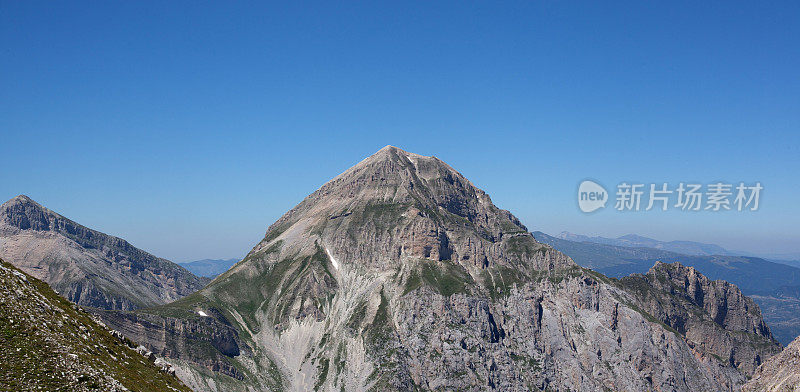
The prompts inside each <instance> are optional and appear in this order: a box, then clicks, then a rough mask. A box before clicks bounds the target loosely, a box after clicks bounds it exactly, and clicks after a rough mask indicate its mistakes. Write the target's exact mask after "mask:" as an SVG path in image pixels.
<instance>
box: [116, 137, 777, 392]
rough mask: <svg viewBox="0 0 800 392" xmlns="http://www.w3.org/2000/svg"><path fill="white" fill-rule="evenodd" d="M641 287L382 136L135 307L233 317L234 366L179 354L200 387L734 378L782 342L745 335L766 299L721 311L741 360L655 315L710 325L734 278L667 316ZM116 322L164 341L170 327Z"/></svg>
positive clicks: (662, 386) (620, 387)
mask: <svg viewBox="0 0 800 392" xmlns="http://www.w3.org/2000/svg"><path fill="white" fill-rule="evenodd" d="M653 279H655V280H659V278H657V277H654V278H653ZM664 279H667V278H666V277H665V278H664ZM698 279H699V278H698ZM669 288H670V289H671V286H669ZM648 290H652V291H653V292H654V294H649V293H644V294H642V293H640V290H639V288H638V287H637V286H636V285H634V284H628V282H623V281H618V280H615V279H609V278H607V277H605V276H603V275H600V274H598V273H595V272H593V271H590V270H586V269H583V268H580V267H578V266H577V265H575V263H573V262H572V260H571V259H569V258H568V257H566V256H564V255H563V254H562V253H560V252H558V251H557V250H555V249H553V248H551V247H549V246H547V245H543V244H540V243H538V242H537V241H536V240H534V238H533V237H532V236H531V234H530V233H529V232H528V230H527V229H526V228H525V227H524V226H522V225H521V224H520V222H519V221H518V220H517V219H516V218H515V217H514V216H513V215H512V214H511V213H509V212H508V211H504V210H501V209H499V208H497V207H495V206H494V204H492V202H491V199H490V198H489V196H488V195H487V194H486V193H485V192H484V191H482V190H480V189H478V188H476V187H475V186H473V185H472V184H471V183H470V182H469V181H468V180H467V179H466V178H464V177H463V176H462V175H461V174H459V173H458V172H456V171H455V170H453V169H452V168H450V167H449V166H448V165H446V164H445V163H444V162H442V161H440V160H439V159H437V158H434V157H424V156H420V155H416V154H411V153H408V152H405V151H402V150H400V149H397V148H394V147H386V148H384V149H382V150H380V151H378V152H377V153H376V154H374V155H373V156H371V157H369V158H367V159H365V160H364V161H362V162H361V163H359V164H358V165H356V166H354V167H353V168H351V169H349V170H347V171H346V172H345V173H343V174H341V175H340V176H338V177H336V178H335V179H333V180H332V181H330V182H328V183H327V184H325V185H323V186H322V187H321V188H320V189H319V190H317V191H316V192H314V193H312V194H311V195H309V196H308V197H307V198H306V199H305V200H303V201H302V202H301V203H300V204H298V205H297V206H296V207H294V208H293V209H292V210H290V211H289V212H287V213H286V214H285V215H284V216H283V217H281V218H280V219H279V220H278V221H277V222H275V223H274V224H273V225H272V226H270V227H269V229H268V230H267V232H266V235H265V237H264V239H263V240H262V241H260V242H259V243H258V244H257V245H256V246H255V247H254V248H253V249H252V251H251V252H250V253H249V254H248V255H247V257H245V259H244V260H243V261H241V262H239V263H238V264H237V265H235V266H234V267H233V268H231V269H230V270H229V271H228V272H226V273H225V274H222V275H220V276H219V277H217V278H216V279H215V280H214V281H213V282H211V283H210V284H209V285H208V286H207V287H205V288H204V289H203V290H201V291H199V292H198V293H196V294H195V295H192V296H190V297H187V298H185V299H183V300H181V301H178V302H176V303H174V304H169V305H166V306H163V307H160V308H158V309H146V310H143V311H139V312H136V313H137V314H142V315H143V314H151V315H153V314H156V315H161V316H164V315H166V316H168V317H170V318H172V319H176V320H185V321H186V322H188V320H193V319H197V318H198V315H202V314H206V315H209V317H211V318H213V319H214V320H215V321H216V322H217V323H218V324H219V325H228V324H230V326H231V327H232V328H233V329H235V330H236V332H237V337H238V338H237V339H238V341H237V344H238V345H239V347H244V346H246V347H248V348H249V349H248V350H243V349H242V350H241V351H240V354H239V355H233V356H224V355H222V356H218V355H217V354H215V353H208V357H207V358H210V357H214V358H217V359H220V360H222V361H224V362H226V363H228V364H230V366H232V367H234V368H236V369H237V370H239V373H238V374H239V375H241V376H242V378H241V379H238V378H235V377H230V376H229V375H226V374H225V373H223V372H219V371H217V372H215V371H209V368H208V366H207V363H203V361H201V360H197V359H196V358H195V359H192V358H190V357H189V356H186V355H184V354H183V353H180V352H179V353H176V354H175V355H173V356H172V357H173V364H174V365H175V366H176V367H178V368H179V369H180V372H179V374H180V375H181V377H182V380H184V381H185V382H187V383H188V384H189V385H190V386H192V387H193V388H195V389H197V390H226V391H228V390H240V391H245V390H248V388H251V389H256V390H292V391H308V390H325V391H339V390H346V391H367V390H375V391H391V390H402V391H406V390H408V391H411V390H461V391H485V390H498V391H530V390H561V391H566V390H573V391H574V390H581V391H603V390H615V391H646V390H662V391H707V390H714V391H735V390H739V388H740V387H741V385H742V384H743V383H744V380H745V375H746V374H748V371H750V370H749V369H750V368H749V367H748V366H749V365H747V364H751V363H752V364H754V365H756V366H757V365H758V363H759V361H760V360H763V359H765V358H767V357H769V356H770V355H771V354H772V353H773V352H774V351H775V350H774V344H773V343H772V339H771V335H770V334H769V331H768V329H758V328H754V329H752V330H751V329H747V331H748V332H746V333H745V332H742V330H743V329H744V328H745V326H747V325H751V324H752V325H753V326H754V327H755V326H758V325H760V324H763V321H759V320H760V316H758V315H757V314H756V313H753V314H752V315H750V316H748V317H749V318H748V319H747V320H746V322H745V321H741V322H740V320H738V318H736V319H735V320H734V318H730V319H729V320H726V319H725V318H724V317H723V318H722V319H721V320H722V322H721V323H719V324H717V323H715V325H717V326H718V327H715V329H714V330H713V331H714V333H723V334H728V333H730V334H731V335H736V334H737V333H740V332H741V334H742V337H741V338H738V339H739V340H731V341H725V342H727V343H730V342H735V343H736V344H738V343H743V344H751V343H752V344H753V348H752V351H751V353H756V355H758V359H756V357H755V356H753V355H749V356H748V355H744V354H734V362H733V363H731V362H730V361H726V360H724V358H723V360H720V359H718V358H717V356H719V354H716V353H717V352H723V351H722V350H723V348H724V347H726V346H724V345H723V344H720V345H717V344H715V345H712V347H711V348H706V347H704V346H702V345H698V344H697V343H696V342H697V340H693V339H697V337H695V336H694V335H691V334H689V331H692V333H693V332H694V331H696V330H697V329H696V328H691V329H687V330H686V331H683V332H680V331H678V330H676V329H675V328H674V327H670V326H669V324H667V323H665V322H664V321H663V319H667V320H669V319H670V318H669V317H668V316H669V315H671V314H691V315H693V317H694V315H697V318H698V320H706V319H708V320H712V323H713V320H714V319H715V318H718V317H719V314H718V313H713V316H712V313H711V312H712V311H715V309H717V307H715V306H712V305H713V301H714V300H715V298H717V299H719V298H728V299H732V298H734V297H735V295H734V293H733V292H732V291H731V292H726V293H727V294H726V295H727V296H722V294H721V293H720V295H718V296H717V297H714V298H711V297H709V298H708V302H692V301H688V300H687V301H681V302H678V303H676V304H675V305H674V306H668V307H666V308H665V309H664V312H663V314H659V313H657V312H656V310H659V308H658V307H657V306H656V305H655V302H657V301H655V302H654V300H652V298H667V296H670V295H673V294H670V292H669V291H668V290H667V286H664V287H654V286H653V287H651V286H648ZM684 291H685V293H684V294H685V295H687V296H694V294H689V293H690V292H691V293H694V291H691V290H684ZM684 294H680V290H677V288H676V289H675V293H674V295H676V296H680V295H684ZM741 301H743V302H747V301H746V300H744V299H741ZM651 305H652V306H651ZM648 309H652V310H653V312H654V313H657V315H654V314H651V313H649V312H648ZM755 309H757V308H755ZM731 313H735V312H734V311H732V310H731ZM142 317H143V318H145V317H146V316H142ZM687 319H689V317H688V316H687ZM119 320H120V323H119V324H126V321H125V320H128V319H126V318H120V319H119ZM130 323H132V324H141V321H130ZM209 325H214V324H209ZM120 328H122V330H123V331H128V333H131V334H132V335H134V336H132V338H134V339H136V340H146V341H149V342H150V343H149V344H150V345H151V346H152V347H155V348H158V347H162V346H166V345H167V343H165V342H168V341H170V340H174V337H173V336H167V335H170V334H169V333H166V334H163V335H162V337H161V340H158V339H155V340H154V339H151V338H148V339H141V338H140V337H139V336H140V335H141V334H142V333H141V331H139V332H137V329H139V330H140V329H141V327H137V326H135V325H134V326H133V327H130V328H129V327H125V326H124V325H121V326H120ZM173 335H174V334H173ZM151 336H153V337H156V335H155V334H152V335H151ZM726 336H727V335H726ZM180 339H184V338H179V340H180ZM731 339H732V338H731ZM184 340H185V339H184ZM765 342H766V343H765ZM732 344H733V343H732ZM712 348H713V349H712ZM715 350H717V351H715ZM162 351H163V350H162ZM217 351H218V353H222V352H221V351H220V350H217ZM165 354H166V355H169V353H165ZM737 355H738V356H737ZM187 358H188V359H187Z"/></svg>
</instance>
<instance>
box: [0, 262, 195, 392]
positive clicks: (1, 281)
mask: <svg viewBox="0 0 800 392" xmlns="http://www.w3.org/2000/svg"><path fill="white" fill-rule="evenodd" d="M0 331H2V337H1V338H0V352H2V353H3V354H2V355H0V389H2V390H4V391H6V390H7V391H120V392H121V391H154V392H155V391H171V392H175V391H186V392H188V391H189V388H187V387H186V386H185V385H183V384H182V383H181V382H180V381H179V380H178V379H177V378H175V376H174V375H172V374H170V373H169V371H168V367H167V370H165V369H162V367H160V366H158V363H157V362H158V359H156V358H155V357H147V356H143V355H142V354H140V353H139V352H137V351H136V350H134V349H133V348H132V346H133V347H135V345H133V343H131V342H130V341H128V340H125V339H121V338H120V337H117V336H115V335H114V334H113V331H111V330H109V329H108V328H107V327H106V326H104V325H102V324H101V323H99V322H97V321H96V320H95V319H93V318H92V317H91V315H90V314H89V313H86V312H85V311H83V310H82V309H81V308H79V307H77V306H75V305H74V304H72V303H70V302H68V301H67V300H65V299H64V298H63V297H61V296H59V295H58V294H56V293H55V292H53V290H51V289H50V287H48V286H47V284H46V283H44V282H42V281H39V280H38V279H36V278H34V277H32V276H30V275H27V274H25V273H23V272H22V271H20V270H18V269H16V268H15V267H14V266H12V265H11V264H8V263H5V262H3V261H2V260H0Z"/></svg>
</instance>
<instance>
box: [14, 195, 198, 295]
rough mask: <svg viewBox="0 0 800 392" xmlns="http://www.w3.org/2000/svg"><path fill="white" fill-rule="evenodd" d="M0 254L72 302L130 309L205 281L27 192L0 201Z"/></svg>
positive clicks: (192, 288) (183, 292)
mask: <svg viewBox="0 0 800 392" xmlns="http://www.w3.org/2000/svg"><path fill="white" fill-rule="evenodd" d="M0 257H2V258H3V259H4V260H6V261H7V262H9V263H11V264H13V265H15V266H17V267H18V268H20V269H21V270H23V271H25V272H26V273H28V274H31V275H33V276H34V277H36V278H37V279H41V280H43V281H45V282H47V283H48V284H50V286H51V287H52V288H53V289H54V290H56V291H57V292H58V293H60V294H61V295H63V296H64V297H66V298H67V299H69V300H70V301H72V302H75V303H77V304H79V305H81V306H90V307H95V308H101V309H123V310H131V309H138V308H142V307H148V306H155V305H160V304H164V303H167V302H172V301H175V300H177V299H179V298H181V297H184V296H186V295H188V294H191V293H193V292H195V291H197V290H199V289H200V288H202V287H203V286H204V283H205V282H206V281H204V280H202V279H200V278H198V277H196V276H194V275H192V274H191V273H190V272H189V271H187V270H186V269H185V268H183V267H180V266H178V265H176V264H174V263H172V262H169V261H167V260H164V259H161V258H158V257H155V256H153V255H151V254H149V253H147V252H145V251H142V250H140V249H137V248H135V247H134V246H132V245H131V244H129V243H128V242H127V241H125V240H123V239H120V238H117V237H112V236H110V235H106V234H103V233H101V232H98V231H95V230H92V229H89V228H87V227H84V226H81V225H79V224H77V223H75V222H73V221H71V220H69V219H67V218H65V217H63V216H61V215H59V214H57V213H55V212H53V211H50V210H49V209H47V208H44V207H42V206H41V205H40V204H39V203H36V202H35V201H33V200H31V199H30V198H29V197H27V196H17V197H15V198H13V199H11V200H9V201H8V202H6V203H5V204H3V205H2V206H0Z"/></svg>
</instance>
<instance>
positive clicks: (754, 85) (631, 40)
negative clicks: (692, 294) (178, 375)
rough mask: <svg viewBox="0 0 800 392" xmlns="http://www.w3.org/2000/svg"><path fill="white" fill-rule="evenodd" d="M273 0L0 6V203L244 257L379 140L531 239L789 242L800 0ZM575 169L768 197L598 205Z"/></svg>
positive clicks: (756, 245)
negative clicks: (523, 228)
mask: <svg viewBox="0 0 800 392" xmlns="http://www.w3.org/2000/svg"><path fill="white" fill-rule="evenodd" d="M284 3H290V2H282V3H273V4H269V3H265V2H259V3H244V2H241V3H237V4H226V3H225V4H223V3H214V4H212V3H210V2H194V1H192V2H177V1H174V2H172V1H171V2H152V3H148V2H93V3H83V4H81V3H79V2H71V3H69V4H67V3H65V2H59V3H54V2H36V1H25V2H17V1H6V0H2V1H0V50H2V52H0V165H2V170H0V198H2V199H3V200H5V199H9V198H11V197H13V196H15V195H17V194H21V193H24V194H27V195H29V196H31V197H32V198H34V199H35V200H37V201H39V202H41V203H42V204H44V205H46V206H47V207H49V208H51V209H53V210H55V211H58V212H60V213H62V214H64V215H66V216H67V217H70V218H72V219H75V220H76V221H78V222H80V223H82V224H85V225H87V226H90V227H92V228H95V229H98V230H101V231H104V232H107V233H109V234H113V235H117V236H120V237H123V238H126V239H128V240H130V241H131V242H132V243H133V244H134V245H136V246H139V247H141V248H144V249H146V250H148V251H150V252H153V253H155V254H157V255H159V256H162V257H166V258H170V259H172V260H175V261H186V260H191V259H200V258H227V257H240V256H243V255H244V254H245V253H246V252H247V251H248V250H249V249H250V248H251V247H252V246H253V245H254V244H255V243H256V242H257V241H258V240H259V239H260V238H261V237H262V236H263V234H264V231H265V230H266V228H267V226H268V225H269V224H270V223H271V222H273V221H274V220H275V219H277V218H278V217H279V216H280V215H281V214H283V212H285V211H286V210H288V209H289V208H291V207H292V206H293V205H295V204H296V203H297V202H299V201H300V200H302V198H303V197H305V196H306V195H307V194H308V193H310V192H312V191H314V190H315V189H316V188H317V187H319V186H320V185H322V184H323V183H324V182H325V181H327V180H328V179H330V178H332V177H334V176H336V175H337V174H339V173H340V172H342V171H344V170H345V169H347V168H348V167H349V166H351V165H353V164H355V163H357V162H358V161H359V160H361V159H363V158H364V157H365V156H368V155H370V154H371V153H373V152H375V151H377V150H378V149H380V148H381V147H383V146H384V145H387V144H392V145H396V146H399V147H401V148H404V149H406V150H409V151H412V152H416V153H419V154H424V155H436V156H438V157H439V158H441V159H443V160H445V161H446V162H448V163H449V164H451V166H453V167H454V168H456V169H457V170H459V171H461V172H462V173H463V174H464V175H466V176H467V177H468V178H469V179H471V180H472V181H473V183H475V184H476V185H477V186H479V187H481V188H483V189H485V190H486V191H487V192H488V193H489V194H490V195H491V196H492V198H493V200H494V201H495V203H496V204H497V205H499V206H500V207H502V208H506V209H509V210H511V211H512V212H514V213H515V214H516V215H517V216H518V217H520V218H521V219H522V220H523V222H524V223H525V224H526V225H527V226H528V227H529V229H531V230H542V231H545V232H550V233H557V232H560V231H562V230H568V231H572V232H577V233H585V234H595V235H606V236H618V235H622V234H627V233H637V234H642V235H647V236H652V237H655V238H658V239H664V240H672V239H684V240H697V241H706V242H715V243H718V244H720V245H723V246H725V247H728V248H731V249H742V250H750V251H757V252H769V253H784V252H800V220H798V217H800V207H799V206H798V203H797V198H798V192H799V191H800V185H799V184H798V182H799V181H798V180H800V174H798V173H800V151H798V150H799V146H800V74H798V72H797V70H798V69H800V45H798V42H800V24H798V22H797V21H798V20H799V19H800V18H799V17H800V3H798V2H790V1H786V2H781V1H776V2H758V3H754V2H716V3H712V2H704V3H707V4H697V2H659V3H656V2H640V1H635V2H634V1H631V2H617V3H615V4H614V5H609V4H605V3H604V2H572V3H568V2H519V3H511V2H508V3H504V5H503V6H502V7H498V6H497V3H495V2H469V3H466V2H452V3H446V2H439V3H436V4H430V3H428V2H420V3H413V2H404V3H403V4H398V3H397V2H386V3H378V2H363V3H355V2H352V3H346V4H345V3H343V2H338V3H336V4H331V3H330V2H325V3H322V2H321V3H299V2H291V4H284ZM585 178H593V179H596V180H598V181H599V182H601V183H603V184H604V185H606V187H607V188H613V187H614V186H615V185H616V184H618V183H620V182H622V181H629V182H630V181H639V182H642V183H651V182H652V183H661V182H669V183H671V184H675V183H677V182H680V181H696V182H701V183H704V184H707V183H711V182H716V181H720V180H721V181H726V182H731V183H733V182H739V181H745V182H755V181H760V182H761V183H762V184H763V185H764V188H765V189H764V191H763V193H762V197H761V209H760V210H759V211H756V212H750V213H744V212H742V213H738V212H725V213H712V212H698V213H689V212H679V211H668V212H661V211H658V212H656V211H650V212H636V213H633V212H629V213H622V212H616V211H613V210H610V209H606V210H601V211H599V212H596V213H593V214H588V215H587V214H583V213H581V212H580V211H579V210H578V208H577V203H576V195H575V192H576V189H577V185H578V183H579V182H580V181H581V180H583V179H585Z"/></svg>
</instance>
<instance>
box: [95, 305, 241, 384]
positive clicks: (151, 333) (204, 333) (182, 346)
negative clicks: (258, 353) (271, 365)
mask: <svg viewBox="0 0 800 392" xmlns="http://www.w3.org/2000/svg"><path fill="white" fill-rule="evenodd" d="M148 312H150V313H144V312H140V313H132V312H119V311H96V312H95V313H96V314H97V315H98V316H99V317H100V319H102V320H103V322H104V323H105V324H106V325H108V326H109V327H110V328H113V329H114V330H117V331H119V332H121V333H122V334H123V335H124V336H126V337H128V338H130V339H131V340H134V341H136V342H138V343H139V344H142V345H144V346H145V347H146V348H147V349H148V350H150V351H151V352H152V353H153V354H155V355H157V356H160V357H165V358H171V359H178V360H186V361H189V362H192V363H195V364H198V365H199V366H202V367H204V368H206V369H208V370H209V371H213V372H219V373H222V374H224V375H227V376H230V377H232V378H235V379H239V380H241V379H242V378H243V376H242V374H241V372H239V371H238V370H237V369H236V368H235V367H234V366H233V365H232V364H231V362H230V361H229V358H232V357H235V356H238V355H240V354H241V353H242V351H246V352H248V351H249V350H250V348H249V347H248V346H247V345H246V344H244V343H243V342H242V341H241V340H240V339H239V336H238V333H237V332H236V330H235V329H234V328H232V327H231V326H230V324H228V323H227V320H226V319H225V317H224V316H223V315H222V314H221V313H220V312H219V311H217V310H216V309H205V310H203V313H204V314H208V315H209V316H201V315H199V314H198V315H197V317H194V318H182V319H181V318H174V317H169V316H166V315H163V314H159V308H155V309H151V310H148ZM206 312H208V313H206Z"/></svg>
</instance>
